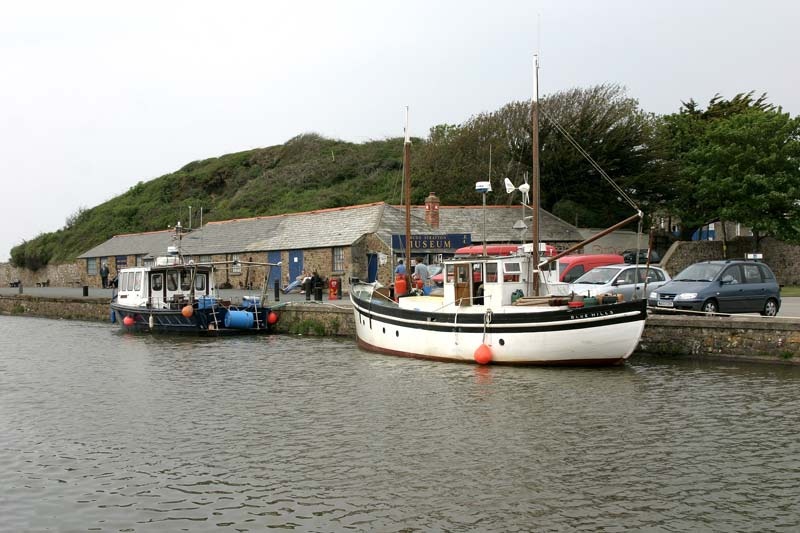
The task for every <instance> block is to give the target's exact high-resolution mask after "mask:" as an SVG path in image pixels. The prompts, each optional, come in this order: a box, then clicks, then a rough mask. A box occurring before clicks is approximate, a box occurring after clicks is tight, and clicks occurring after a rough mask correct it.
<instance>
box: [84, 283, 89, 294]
mask: <svg viewBox="0 0 800 533" xmlns="http://www.w3.org/2000/svg"><path fill="white" fill-rule="evenodd" d="M83 295H84V296H89V286H88V285H84V286H83Z"/></svg>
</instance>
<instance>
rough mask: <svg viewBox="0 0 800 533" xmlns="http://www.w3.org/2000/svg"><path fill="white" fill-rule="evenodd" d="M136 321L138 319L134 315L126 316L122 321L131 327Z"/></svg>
mask: <svg viewBox="0 0 800 533" xmlns="http://www.w3.org/2000/svg"><path fill="white" fill-rule="evenodd" d="M134 322H136V321H135V320H134V319H133V317H132V316H126V317H125V318H123V319H122V323H123V324H124V325H126V326H128V327H131V326H132V325H133V324H134Z"/></svg>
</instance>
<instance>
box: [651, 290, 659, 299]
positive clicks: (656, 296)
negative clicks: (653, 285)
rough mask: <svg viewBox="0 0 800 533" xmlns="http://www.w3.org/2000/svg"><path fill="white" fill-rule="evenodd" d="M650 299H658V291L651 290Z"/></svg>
mask: <svg viewBox="0 0 800 533" xmlns="http://www.w3.org/2000/svg"><path fill="white" fill-rule="evenodd" d="M650 299H651V300H658V293H657V292H656V291H653V292H651V293H650Z"/></svg>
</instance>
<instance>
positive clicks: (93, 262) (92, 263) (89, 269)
mask: <svg viewBox="0 0 800 533" xmlns="http://www.w3.org/2000/svg"><path fill="white" fill-rule="evenodd" d="M86 273H87V274H88V275H90V276H96V275H97V259H95V258H94V257H90V258H88V259H87V260H86Z"/></svg>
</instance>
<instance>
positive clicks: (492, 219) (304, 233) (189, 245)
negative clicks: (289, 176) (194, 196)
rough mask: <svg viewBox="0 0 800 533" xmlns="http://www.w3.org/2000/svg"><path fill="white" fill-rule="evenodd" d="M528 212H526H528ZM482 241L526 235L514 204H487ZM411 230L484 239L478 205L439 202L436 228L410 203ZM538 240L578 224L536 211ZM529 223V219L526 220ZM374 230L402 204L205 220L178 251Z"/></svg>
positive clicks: (348, 238)
mask: <svg viewBox="0 0 800 533" xmlns="http://www.w3.org/2000/svg"><path fill="white" fill-rule="evenodd" d="M528 213H530V211H528ZM486 214H487V228H486V233H487V235H486V236H487V241H488V242H493V243H506V242H512V243H513V242H520V241H521V240H523V239H524V240H528V241H529V240H530V231H529V230H528V231H526V232H525V234H522V233H521V232H520V231H519V230H515V229H513V226H514V223H515V222H516V221H518V220H520V219H521V217H522V208H521V207H519V206H487V207H486ZM411 217H412V220H411V228H412V233H413V234H419V233H424V234H447V233H471V234H472V240H473V241H475V242H482V241H483V208H482V206H468V207H440V209H439V228H438V229H434V228H432V227H430V226H428V225H427V224H426V223H425V208H424V206H412V208H411ZM540 220H541V222H540V236H541V237H540V238H541V240H542V241H547V242H555V241H578V240H580V233H579V232H578V229H577V228H575V227H574V226H572V225H571V224H568V223H566V222H564V221H563V220H560V219H558V218H556V217H555V216H553V215H551V214H550V213H548V212H546V211H542V212H541V218H540ZM527 224H528V225H530V220H528V221H527ZM371 233H375V234H377V235H378V237H379V238H380V239H381V240H382V241H383V242H385V243H386V244H387V247H389V246H391V239H392V234H398V235H402V234H404V233H405V207H404V206H392V205H388V204H386V203H384V202H378V203H374V204H364V205H356V206H350V207H340V208H333V209H324V210H319V211H307V212H304V213H290V214H285V215H274V216H268V217H255V218H246V219H234V220H223V221H217V222H208V223H206V224H205V225H204V226H203V227H202V228H198V229H196V230H194V231H192V232H191V233H189V234H187V235H185V236H184V237H183V239H182V241H181V251H182V252H183V253H184V254H186V255H217V254H226V253H242V252H265V251H275V250H306V249H311V248H320V247H325V248H327V247H332V246H351V245H352V244H353V243H355V242H356V241H358V240H359V239H360V238H361V237H363V236H364V235H366V234H371ZM172 235H173V232H172V231H171V230H165V231H158V232H150V233H136V234H127V235H117V236H114V237H112V238H111V239H109V240H108V241H106V242H104V243H103V244H101V245H99V246H96V247H94V248H92V249H91V250H89V251H87V252H85V253H83V254H82V255H80V256H79V258H87V257H107V256H113V255H152V256H158V255H164V254H165V253H166V250H167V246H169V245H172V244H174V243H173V240H172Z"/></svg>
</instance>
